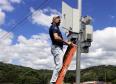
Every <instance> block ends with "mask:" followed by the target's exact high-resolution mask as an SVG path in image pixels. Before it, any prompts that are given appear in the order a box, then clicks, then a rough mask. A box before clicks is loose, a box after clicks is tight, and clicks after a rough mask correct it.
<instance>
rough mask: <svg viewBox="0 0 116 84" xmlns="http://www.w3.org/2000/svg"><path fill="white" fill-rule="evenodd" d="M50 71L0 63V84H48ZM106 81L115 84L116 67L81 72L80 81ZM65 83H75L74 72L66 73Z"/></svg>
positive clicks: (87, 69)
mask: <svg viewBox="0 0 116 84" xmlns="http://www.w3.org/2000/svg"><path fill="white" fill-rule="evenodd" d="M51 75H52V71H51V70H35V69H32V68H28V67H22V66H17V65H12V64H4V63H0V84H48V82H49V80H50V78H51ZM93 80H96V81H108V82H112V83H113V84H116V66H111V65H109V66H104V65H101V66H94V67H89V68H86V69H83V70H81V81H82V82H83V81H93ZM64 81H65V82H68V83H71V82H75V71H68V72H67V74H66V77H65V80H64Z"/></svg>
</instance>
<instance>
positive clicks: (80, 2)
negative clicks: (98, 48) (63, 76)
mask: <svg viewBox="0 0 116 84" xmlns="http://www.w3.org/2000/svg"><path fill="white" fill-rule="evenodd" d="M77 3H78V10H79V21H78V22H79V27H78V28H79V29H81V22H80V20H81V11H82V0H77ZM80 41H81V33H79V34H78V40H77V53H76V84H80V60H81V42H80Z"/></svg>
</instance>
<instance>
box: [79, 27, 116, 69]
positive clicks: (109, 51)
mask: <svg viewBox="0 0 116 84" xmlns="http://www.w3.org/2000/svg"><path fill="white" fill-rule="evenodd" d="M93 39H94V41H93V43H92V47H91V48H90V53H88V54H84V55H82V60H81V61H82V68H85V67H89V66H95V65H116V61H115V60H116V52H115V51H116V45H115V43H116V27H108V28H105V29H103V30H97V31H95V32H94V38H93Z"/></svg>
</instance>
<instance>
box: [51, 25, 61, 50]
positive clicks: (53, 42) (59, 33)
mask: <svg viewBox="0 0 116 84" xmlns="http://www.w3.org/2000/svg"><path fill="white" fill-rule="evenodd" d="M54 33H57V34H58V36H60V37H61V38H62V39H63V37H62V34H61V32H60V29H59V27H58V26H56V25H54V24H52V25H51V26H50V28H49V35H50V38H51V41H52V45H57V46H59V47H61V48H63V42H60V41H57V40H55V39H54V36H53V34H54Z"/></svg>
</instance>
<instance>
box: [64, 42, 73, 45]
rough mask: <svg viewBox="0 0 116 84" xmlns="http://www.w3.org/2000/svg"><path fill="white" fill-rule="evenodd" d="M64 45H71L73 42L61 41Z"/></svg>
mask: <svg viewBox="0 0 116 84" xmlns="http://www.w3.org/2000/svg"><path fill="white" fill-rule="evenodd" d="M63 42H64V43H65V44H66V45H68V46H72V45H73V43H72V42H71V41H63Z"/></svg>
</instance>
